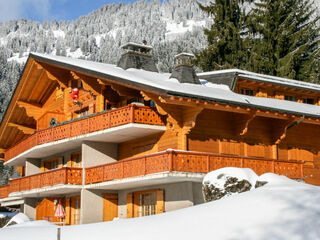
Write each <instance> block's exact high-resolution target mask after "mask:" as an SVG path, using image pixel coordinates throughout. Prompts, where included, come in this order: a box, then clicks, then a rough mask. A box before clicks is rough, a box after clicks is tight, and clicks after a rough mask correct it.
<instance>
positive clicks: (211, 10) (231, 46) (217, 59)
mask: <svg viewBox="0 0 320 240" xmlns="http://www.w3.org/2000/svg"><path fill="white" fill-rule="evenodd" d="M243 2H250V1H249V0H248V1H245V0H216V1H215V2H214V3H213V2H211V3H210V5H208V6H204V5H202V4H199V5H200V8H201V9H202V10H203V11H204V12H206V13H207V14H208V15H209V16H211V17H212V18H213V21H214V23H213V24H212V25H211V27H210V29H205V30H204V34H205V35H206V37H207V42H208V46H207V47H206V48H205V49H203V50H202V51H201V52H200V53H199V54H196V60H195V61H196V64H197V65H198V66H199V67H200V68H201V69H202V70H204V71H211V70H219V69H227V68H244V67H245V65H246V62H247V59H248V53H249V52H248V47H247V38H246V37H244V36H243V35H245V30H246V26H245V21H246V16H247V11H245V9H244V7H243V8H241V6H243Z"/></svg>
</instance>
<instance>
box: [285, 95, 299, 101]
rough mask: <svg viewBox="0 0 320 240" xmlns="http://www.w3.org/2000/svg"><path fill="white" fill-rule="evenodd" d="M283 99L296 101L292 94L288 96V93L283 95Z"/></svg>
mask: <svg viewBox="0 0 320 240" xmlns="http://www.w3.org/2000/svg"><path fill="white" fill-rule="evenodd" d="M284 99H285V100H288V101H292V102H295V101H296V98H295V97H294V96H290V95H285V96H284Z"/></svg>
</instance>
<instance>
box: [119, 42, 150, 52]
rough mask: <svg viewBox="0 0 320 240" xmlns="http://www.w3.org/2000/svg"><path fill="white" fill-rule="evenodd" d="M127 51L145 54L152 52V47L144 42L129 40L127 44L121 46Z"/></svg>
mask: <svg viewBox="0 0 320 240" xmlns="http://www.w3.org/2000/svg"><path fill="white" fill-rule="evenodd" d="M120 48H122V49H123V50H125V51H124V53H126V52H127V51H133V52H138V53H144V54H150V52H151V50H152V47H151V46H148V45H144V44H139V43H134V42H128V43H126V44H123V45H122V46H120Z"/></svg>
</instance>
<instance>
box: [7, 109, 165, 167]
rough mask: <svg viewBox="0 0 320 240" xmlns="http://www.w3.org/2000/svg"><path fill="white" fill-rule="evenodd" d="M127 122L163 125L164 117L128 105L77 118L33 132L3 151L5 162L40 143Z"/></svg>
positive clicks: (152, 111)
mask: <svg viewBox="0 0 320 240" xmlns="http://www.w3.org/2000/svg"><path fill="white" fill-rule="evenodd" d="M129 123H140V124H149V125H160V126H164V125H165V121H164V117H163V116H160V115H159V114H158V113H157V112H156V111H155V109H153V108H150V107H146V106H137V105H128V106H126V107H122V108H118V109H115V110H111V111H108V112H103V113H100V114H96V115H93V116H88V117H85V118H82V119H77V120H74V121H71V122H67V123H65V124H61V125H58V126H56V127H51V128H47V129H44V130H40V131H37V132H35V133H34V134H33V135H31V136H29V137H28V138H26V139H24V140H23V141H21V142H20V143H18V144H16V145H15V146H13V147H12V148H10V149H8V150H7V151H6V152H5V158H4V160H5V162H6V161H8V160H10V159H12V158H14V157H16V156H18V155H19V154H21V153H23V152H25V151H27V150H29V149H31V148H33V147H35V146H37V145H41V144H45V143H49V142H54V141H58V140H62V139H67V138H71V137H76V136H80V135H83V134H88V133H92V132H96V131H100V130H104V129H108V128H112V127H117V126H120V125H124V124H129Z"/></svg>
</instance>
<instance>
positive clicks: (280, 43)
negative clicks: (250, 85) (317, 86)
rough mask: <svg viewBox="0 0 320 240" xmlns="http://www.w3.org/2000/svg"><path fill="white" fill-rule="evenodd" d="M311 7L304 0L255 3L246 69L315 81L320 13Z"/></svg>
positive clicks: (319, 56) (251, 17)
mask: <svg viewBox="0 0 320 240" xmlns="http://www.w3.org/2000/svg"><path fill="white" fill-rule="evenodd" d="M314 6H315V5H314V3H313V1H308V0H276V1H275V0H260V1H259V2H255V7H254V8H253V9H252V12H251V14H250V18H249V19H250V24H249V28H250V34H251V36H252V50H251V56H250V61H249V62H248V66H247V69H248V70H252V71H254V72H259V73H265V74H270V75H276V76H281V77H289V78H293V79H298V80H303V81H311V82H318V83H319V82H320V81H319V80H320V75H319V61H320V59H319V58H320V50H319V49H320V26H319V21H320V16H319V15H316V14H315V11H316V9H315V7H314ZM317 24H318V25H317Z"/></svg>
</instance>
